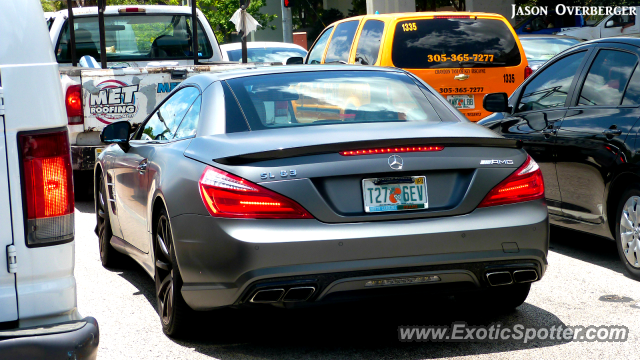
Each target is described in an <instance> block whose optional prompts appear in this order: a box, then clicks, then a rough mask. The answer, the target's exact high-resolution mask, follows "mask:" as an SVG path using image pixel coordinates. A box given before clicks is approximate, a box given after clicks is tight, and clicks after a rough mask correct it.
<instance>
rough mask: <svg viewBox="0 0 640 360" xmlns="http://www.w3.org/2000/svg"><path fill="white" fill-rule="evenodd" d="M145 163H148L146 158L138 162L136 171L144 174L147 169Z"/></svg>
mask: <svg viewBox="0 0 640 360" xmlns="http://www.w3.org/2000/svg"><path fill="white" fill-rule="evenodd" d="M147 165H149V163H148V162H147V159H144V160H142V161H140V164H139V165H138V167H137V169H138V172H139V173H140V174H144V172H145V171H147Z"/></svg>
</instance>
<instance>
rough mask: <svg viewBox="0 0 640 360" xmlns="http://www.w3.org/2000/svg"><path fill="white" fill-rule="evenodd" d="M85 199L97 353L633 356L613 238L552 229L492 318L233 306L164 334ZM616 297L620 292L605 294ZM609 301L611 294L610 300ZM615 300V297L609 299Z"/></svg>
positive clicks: (83, 245) (623, 278)
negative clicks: (428, 333)
mask: <svg viewBox="0 0 640 360" xmlns="http://www.w3.org/2000/svg"><path fill="white" fill-rule="evenodd" d="M94 226H95V215H94V213H93V204H92V203H91V202H87V201H84V202H78V203H77V204H76V267H75V276H76V279H77V284H78V307H79V309H80V310H81V312H82V314H83V315H84V314H90V315H92V316H94V317H95V318H96V319H97V320H98V322H99V324H100V332H101V334H100V349H99V358H100V359H125V358H136V359H211V358H217V359H303V358H304V359H308V358H323V359H363V358H376V359H432V358H444V357H469V358H488V357H492V358H494V357H495V358H505V359H507V358H508V359H530V358H540V359H561V358H566V359H586V358H592V359H593V358H607V359H614V358H615V359H632V358H636V356H637V350H638V346H639V342H640V336H639V333H638V332H637V329H640V288H639V287H638V284H637V282H636V281H634V280H632V279H630V278H628V276H627V275H626V274H625V271H624V268H623V266H622V264H621V263H620V260H619V258H618V255H617V253H616V247H615V244H614V243H613V242H611V241H608V240H605V239H601V238H598V237H594V236H590V235H583V234H580V233H574V232H570V231H566V230H560V229H557V228H552V231H551V249H550V251H549V268H548V271H547V273H546V274H545V277H544V278H543V279H542V280H541V281H540V282H536V283H535V284H534V285H533V287H532V290H531V293H530V294H529V297H528V298H527V301H526V303H525V304H524V305H522V306H521V307H520V308H518V310H517V311H515V312H512V313H509V314H502V315H488V314H482V313H479V312H478V311H477V310H473V309H471V308H466V307H463V306H460V304H457V303H453V302H451V301H447V300H448V299H428V298H418V299H413V301H412V303H410V304H408V306H407V304H397V303H383V304H381V303H376V304H370V305H364V306H363V305H360V306H355V305H352V306H350V307H348V308H340V309H335V308H320V309H318V308H316V309H305V310H295V311H291V310H279V309H272V310H269V311H260V312H254V311H245V310H243V311H234V312H232V313H231V314H227V315H226V316H233V318H234V320H235V321H234V322H233V324H230V323H229V322H228V321H227V322H225V321H224V320H221V319H220V318H219V317H221V316H219V315H218V314H215V313H210V314H203V316H202V317H201V318H200V321H199V323H198V324H194V326H197V328H196V329H194V331H193V333H192V334H190V335H189V338H188V339H184V340H171V339H170V338H168V337H167V336H164V335H163V334H162V328H161V326H160V321H159V320H158V315H157V314H156V310H155V309H156V308H155V306H156V300H155V297H154V294H153V292H154V283H153V281H152V280H151V278H150V277H149V276H148V275H147V274H146V273H145V272H144V271H143V270H142V268H141V267H140V266H138V265H137V264H135V263H133V262H131V263H130V264H128V265H127V266H126V267H125V268H122V269H117V270H106V269H104V268H103V267H102V265H101V264H100V257H99V253H98V242H97V241H98V240H97V237H96V235H95V234H94V232H93V229H94ZM612 295H614V296H617V297H611V296H612ZM611 299H613V300H614V301H611ZM615 300H617V301H615ZM457 321H464V322H467V323H468V324H473V325H483V324H484V325H489V324H491V323H494V322H500V323H502V324H503V326H513V325H515V324H523V325H524V326H525V327H541V326H547V327H550V326H552V325H556V326H557V325H563V326H568V325H584V326H587V325H624V326H627V327H628V328H629V329H630V332H629V339H628V341H627V342H624V343H602V342H594V343H586V342H575V341H571V342H567V341H557V340H556V341H552V340H549V341H540V342H533V343H527V344H523V343H522V342H472V343H435V342H426V343H401V342H399V341H398V326H401V325H419V326H423V325H451V323H453V322H457Z"/></svg>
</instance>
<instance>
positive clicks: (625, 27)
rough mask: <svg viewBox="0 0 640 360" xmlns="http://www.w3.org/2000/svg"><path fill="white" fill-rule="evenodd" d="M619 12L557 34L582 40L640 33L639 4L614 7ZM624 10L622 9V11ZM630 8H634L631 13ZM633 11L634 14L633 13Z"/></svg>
mask: <svg viewBox="0 0 640 360" xmlns="http://www.w3.org/2000/svg"><path fill="white" fill-rule="evenodd" d="M616 9H617V10H619V14H616V13H614V14H611V15H608V16H602V17H599V19H598V20H597V21H595V22H594V23H593V24H592V25H591V26H585V27H582V28H579V29H570V30H566V31H562V32H559V33H558V35H567V36H573V37H576V38H578V39H582V40H593V39H600V38H606V37H612V36H621V35H631V34H640V22H639V21H638V17H637V15H635V14H637V13H638V12H639V11H640V6H635V7H626V8H623V9H621V8H616ZM622 10H624V11H622ZM632 10H635V11H634V12H633V13H632ZM634 13H635V14H634Z"/></svg>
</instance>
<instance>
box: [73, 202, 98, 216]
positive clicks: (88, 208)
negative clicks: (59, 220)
mask: <svg viewBox="0 0 640 360" xmlns="http://www.w3.org/2000/svg"><path fill="white" fill-rule="evenodd" d="M76 210H78V211H79V212H81V213H85V214H95V213H96V209H95V206H94V203H93V199H92V200H91V201H84V200H83V201H79V200H78V199H76Z"/></svg>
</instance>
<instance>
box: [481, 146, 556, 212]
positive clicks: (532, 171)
mask: <svg viewBox="0 0 640 360" xmlns="http://www.w3.org/2000/svg"><path fill="white" fill-rule="evenodd" d="M542 198H544V182H543V179H542V172H541V171H540V167H539V166H538V163H536V162H535V161H534V160H533V159H532V158H531V156H528V157H527V161H525V162H524V164H523V165H522V166H521V167H520V168H519V169H518V170H516V171H514V172H513V174H511V175H509V177H507V178H506V179H504V180H503V181H502V182H501V183H500V184H498V186H496V187H494V188H493V189H492V190H491V191H490V192H489V194H487V196H485V198H484V200H482V202H481V203H480V205H478V207H486V206H496V205H506V204H513V203H517V202H523V201H530V200H536V199H542Z"/></svg>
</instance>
